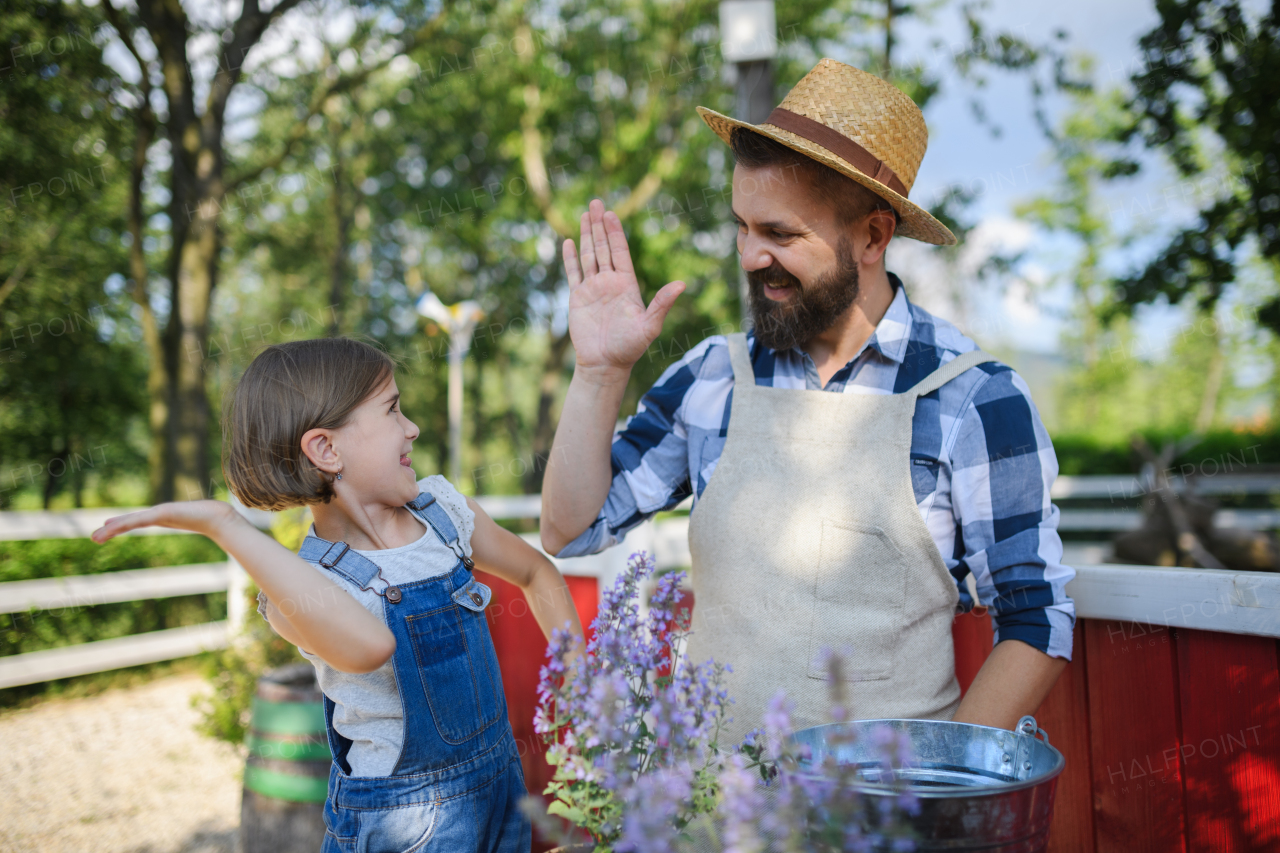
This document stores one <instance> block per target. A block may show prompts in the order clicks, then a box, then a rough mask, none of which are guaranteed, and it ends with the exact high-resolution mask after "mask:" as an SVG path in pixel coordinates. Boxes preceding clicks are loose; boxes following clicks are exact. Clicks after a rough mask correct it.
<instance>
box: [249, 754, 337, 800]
mask: <svg viewBox="0 0 1280 853" xmlns="http://www.w3.org/2000/svg"><path fill="white" fill-rule="evenodd" d="M244 786H245V787H246V788H248V789H249V790H250V791H254V792H255V793H258V794H262V795H263V796H264V797H274V798H275V799H277V800H290V801H292V802H295V803H323V802H324V800H325V797H326V796H328V794H329V780H328V779H316V778H315V777H312V776H291V775H289V774H288V773H280V772H278V771H275V770H267V769H266V768H264V767H254V766H253V765H252V764H251V765H249V766H248V767H245V769H244Z"/></svg>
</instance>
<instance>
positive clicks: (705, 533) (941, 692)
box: [542, 59, 1075, 738]
mask: <svg viewBox="0 0 1280 853" xmlns="http://www.w3.org/2000/svg"><path fill="white" fill-rule="evenodd" d="M698 112H699V114H700V115H701V116H702V118H703V120H704V121H706V123H707V124H708V125H709V126H710V127H711V128H712V129H713V130H714V131H715V132H716V133H717V134H718V135H719V136H720V137H721V138H722V139H724V140H725V141H726V142H728V143H729V144H730V146H731V147H732V149H733V152H734V157H735V161H736V165H735V168H734V172H733V214H734V217H735V219H736V220H737V222H738V242H737V248H738V252H739V254H740V255H741V258H742V261H741V262H742V267H743V269H744V270H746V272H747V278H748V282H749V285H750V307H751V312H752V317H753V329H752V332H751V334H749V335H746V336H744V335H741V334H736V335H729V336H727V337H725V336H716V337H712V338H708V339H707V340H705V341H703V342H702V343H700V344H699V345H698V346H696V347H694V348H693V349H692V350H690V351H689V352H688V353H687V354H686V355H685V356H684V358H682V359H681V360H680V361H679V362H678V363H677V364H675V365H673V366H672V367H671V368H669V369H668V370H667V371H666V373H664V374H663V376H662V378H661V379H660V380H659V381H658V383H657V384H656V385H655V386H654V387H653V388H652V389H651V390H650V391H649V393H648V394H647V395H645V397H644V399H643V400H642V402H641V405H640V408H639V411H638V412H637V414H636V416H635V417H633V418H632V419H631V420H630V421H629V423H628V425H627V427H626V429H624V430H623V431H621V432H620V433H619V434H618V435H617V436H613V435H612V433H613V426H614V424H615V422H616V419H617V416H618V411H619V407H620V405H621V399H622V395H623V392H624V390H625V388H626V384H627V380H628V377H629V375H630V370H631V367H632V365H633V364H635V362H636V361H637V360H638V359H639V358H640V357H641V356H643V355H644V354H645V352H646V351H647V350H648V347H649V345H650V344H651V343H652V341H653V340H654V339H655V338H656V337H657V335H658V333H659V332H660V330H661V326H662V320H663V318H664V317H665V315H666V313H667V311H668V310H669V309H670V307H671V305H672V303H673V302H674V301H675V299H676V297H677V296H678V295H679V294H680V292H681V291H682V290H683V288H684V285H683V283H682V282H678V281H677V282H671V283H669V284H667V285H666V286H665V287H663V288H662V289H661V290H660V291H659V292H658V294H657V295H656V296H655V297H654V299H653V301H652V302H651V303H650V305H649V306H648V307H647V308H646V307H645V305H644V303H643V301H642V299H641V298H640V293H639V288H638V283H637V281H636V278H635V274H634V271H633V269H632V265H631V258H630V254H629V252H628V249H627V244H626V238H625V237H624V235H623V232H622V227H621V223H620V222H619V221H618V218H617V217H616V216H615V215H614V214H612V213H606V212H604V209H603V205H601V203H600V202H599V201H592V202H591V205H590V209H589V210H588V212H587V213H584V214H583V216H582V239H581V263H580V264H579V259H578V254H577V252H575V247H574V245H573V241H572V240H566V241H565V244H564V258H565V265H566V268H567V272H568V279H569V286H570V303H569V328H570V333H571V335H572V339H573V344H574V347H575V350H576V353H577V365H576V367H575V370H574V376H573V380H572V382H571V383H570V386H569V392H568V395H567V397H566V399H565V403H564V408H563V411H562V413H561V416H560V423H559V427H558V429H557V432H556V438H555V445H554V448H553V452H552V454H551V460H550V462H549V464H548V467H547V472H546V478H545V482H544V486H543V514H542V542H543V546H544V547H545V548H546V549H547V550H548V551H549V552H551V553H553V554H558V555H559V556H562V557H564V556H575V555H579V554H584V553H589V552H593V551H598V550H601V549H603V548H605V547H608V546H609V545H612V544H613V543H615V542H617V541H619V540H620V539H621V538H622V537H623V536H625V534H626V532H627V530H629V529H630V528H632V527H633V526H635V525H636V524H639V523H640V522H641V521H643V520H644V519H646V518H648V517H650V516H651V515H653V513H655V512H658V511H660V510H664V509H670V508H671V507H673V506H675V505H676V504H677V503H679V502H680V501H681V500H683V499H684V498H685V497H686V496H688V495H690V494H692V495H693V496H694V508H693V511H692V514H691V517H690V529H689V544H690V551H691V554H692V559H693V567H692V569H693V570H692V573H691V580H692V583H693V589H694V601H695V605H694V607H695V614H694V615H695V628H696V629H697V630H695V632H694V634H693V636H692V637H691V638H690V648H689V654H690V657H691V658H692V659H694V660H704V659H706V658H707V657H714V658H715V659H716V660H718V661H720V662H722V663H726V664H729V665H730V666H732V668H733V673H732V675H731V676H730V680H729V685H728V686H729V691H730V695H731V696H733V697H734V698H735V700H736V705H735V708H734V717H735V720H734V723H733V725H732V726H730V728H729V732H728V733H727V734H728V735H729V736H730V737H735V738H736V737H738V736H741V735H742V734H744V733H745V732H746V731H748V730H750V729H751V728H753V727H754V726H756V725H759V722H760V717H761V713H762V711H763V710H764V708H765V706H766V703H767V702H768V700H769V699H770V698H771V697H772V696H773V695H774V694H775V693H776V692H777V691H778V690H785V691H786V694H787V696H788V698H789V699H791V700H792V701H793V702H795V703H796V708H795V712H794V715H793V720H794V722H795V723H796V724H797V725H798V726H805V725H815V724H818V723H821V722H824V721H825V719H826V712H827V708H828V704H829V699H828V686H827V685H826V684H825V683H824V681H825V679H826V674H825V672H824V670H823V668H822V665H821V663H820V662H819V660H818V659H819V658H820V656H821V654H822V652H823V650H824V649H833V650H836V651H841V650H844V649H848V650H849V653H850V654H851V657H850V659H849V666H848V668H849V670H850V673H849V674H850V676H851V693H850V700H849V701H850V703H851V706H852V707H851V708H849V709H847V711H848V712H849V713H850V715H851V716H852V717H853V718H860V719H872V718H880V717H909V718H931V719H952V718H954V719H956V720H959V721H963V722H970V723H979V724H983V725H991V726H1000V727H1003V728H1012V727H1013V726H1014V725H1015V724H1016V723H1017V721H1018V719H1019V718H1020V717H1021V716H1022V715H1024V714H1030V713H1033V712H1034V711H1035V710H1036V708H1037V707H1039V705H1040V703H1041V701H1042V700H1043V699H1044V697H1045V696H1046V694H1047V693H1048V692H1049V689H1050V688H1051V687H1052V686H1053V683H1054V681H1055V680H1056V679H1057V677H1058V675H1059V673H1061V671H1062V669H1063V667H1064V666H1065V665H1066V663H1067V660H1068V659H1069V658H1070V654H1071V637H1072V630H1073V627H1074V622H1075V610H1074V606H1073V604H1072V602H1071V600H1070V598H1069V597H1068V596H1067V595H1066V592H1065V589H1064V587H1065V585H1066V583H1067V582H1068V581H1069V580H1070V579H1071V578H1072V576H1073V572H1072V570H1071V569H1069V568H1067V567H1066V566H1063V565H1062V564H1061V558H1062V544H1061V541H1060V539H1059V537H1058V533H1057V520H1058V511H1057V509H1056V508H1055V507H1054V506H1053V505H1052V504H1051V503H1050V500H1049V489H1050V486H1051V485H1052V483H1053V479H1054V477H1055V476H1056V475H1057V460H1056V458H1055V456H1054V453H1053V448H1052V445H1051V444H1050V441H1049V437H1048V434H1047V433H1046V432H1045V429H1044V426H1043V424H1042V423H1041V421H1040V417H1039V415H1038V413H1037V412H1036V409H1035V406H1034V405H1033V404H1032V402H1031V398H1030V393H1029V391H1028V389H1027V386H1026V383H1024V382H1023V381H1022V379H1021V378H1020V377H1019V376H1018V375H1017V374H1016V373H1014V372H1013V371H1012V370H1011V369H1010V368H1008V367H1007V366H1005V365H1002V364H999V363H998V362H996V361H995V360H994V359H992V358H991V357H990V356H987V355H985V354H983V353H982V352H980V351H979V350H977V348H976V346H975V344H974V343H973V342H972V341H971V340H969V339H968V338H966V337H965V336H964V335H962V334H961V333H960V332H959V331H958V330H957V329H956V328H955V327H954V326H952V325H950V324H949V323H947V322H945V321H943V320H940V319H938V318H935V317H933V316H932V315H930V314H928V313H927V312H925V311H923V310H922V309H920V308H918V307H916V306H914V305H912V304H911V302H910V301H909V300H908V298H907V294H906V291H905V289H904V288H903V286H902V283H901V282H900V281H899V280H898V279H897V277H896V276H894V275H893V274H892V273H889V272H887V271H886V270H885V266H884V253H885V249H886V247H887V246H888V244H889V241H890V239H892V238H893V237H894V236H895V235H896V236H905V237H912V238H915V239H918V240H923V241H925V242H928V243H934V244H953V243H954V242H955V237H954V236H953V235H952V234H951V232H950V231H948V230H947V228H946V227H945V226H943V225H942V223H940V222H938V221H937V220H936V219H934V218H933V217H932V216H930V215H929V214H928V213H927V212H925V211H924V210H923V209H921V208H920V207H918V206H917V205H915V204H913V203H912V202H910V201H908V199H907V194H908V192H909V191H910V189H911V185H912V183H913V182H914V181H915V177H916V172H917V170H918V168H919V165H920V161H921V160H922V159H923V157H924V151H925V147H926V144H927V132H926V129H925V125H924V119H923V116H922V115H921V113H920V110H919V108H917V107H916V105H915V104H914V103H913V102H912V101H911V100H910V99H909V98H908V97H906V96H905V95H904V94H902V93H901V92H900V91H898V90H897V89H896V88H894V87H893V86H892V85H890V84H888V83H886V82H884V81H882V80H880V79H879V78H877V77H874V76H872V75H870V74H866V73H863V72H861V71H859V70H857V69H855V68H851V67H849V66H847V65H843V64H841V63H838V62H835V61H833V60H830V59H824V60H822V62H820V63H819V64H818V65H817V66H816V67H815V68H814V69H813V70H812V71H811V72H809V74H807V75H806V76H805V77H804V79H803V80H801V81H800V83H799V84H797V86H796V87H795V88H794V89H793V90H792V91H791V92H790V93H789V94H788V96H787V97H786V98H785V99H784V100H783V102H782V105H781V106H780V107H779V108H778V109H777V110H775V111H774V112H773V114H772V115H770V117H769V118H768V120H766V122H765V123H763V124H761V125H758V126H752V125H747V124H745V123H743V122H739V121H735V120H733V119H730V118H728V117H726V116H723V115H720V114H719V113H715V112H713V111H711V110H708V109H705V108H702V107H699V108H698ZM969 575H972V576H973V578H974V579H975V581H976V590H977V593H978V597H979V599H980V601H981V605H982V606H983V607H989V608H990V609H991V611H992V612H993V613H994V616H995V622H996V630H997V637H996V639H997V645H996V647H995V649H994V651H993V652H992V654H991V656H990V657H989V658H988V659H987V662H986V664H985V665H984V666H983V668H982V670H981V671H980V672H979V674H978V676H977V678H976V679H975V681H974V683H973V685H972V687H971V688H970V689H969V691H968V693H967V694H966V695H965V697H964V700H963V701H961V700H960V690H959V686H958V684H957V683H956V679H955V664H954V652H953V649H952V643H951V622H952V619H953V617H954V615H955V613H957V612H963V611H965V610H969V609H971V608H972V607H973V606H974V602H973V599H972V597H971V595H970V594H969V592H968V590H967V589H966V584H965V579H966V577H967V576H969Z"/></svg>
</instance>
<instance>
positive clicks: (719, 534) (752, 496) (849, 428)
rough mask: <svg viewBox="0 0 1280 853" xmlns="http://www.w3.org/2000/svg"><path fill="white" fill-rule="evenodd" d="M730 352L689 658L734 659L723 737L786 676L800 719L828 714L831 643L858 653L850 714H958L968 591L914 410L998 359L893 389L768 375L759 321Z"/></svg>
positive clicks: (698, 524)
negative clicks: (921, 498) (725, 427)
mask: <svg viewBox="0 0 1280 853" xmlns="http://www.w3.org/2000/svg"><path fill="white" fill-rule="evenodd" d="M729 354H730V358H731V360H732V363H733V379H734V385H733V403H732V412H731V415H730V419H729V434H728V439H727V441H726V443H725V446H724V452H723V454H722V455H721V457H720V460H719V462H718V463H717V464H716V468H715V471H714V473H713V474H712V477H711V481H710V483H708V484H707V488H706V490H705V491H704V492H703V494H702V497H701V499H700V500H699V502H698V505H697V507H696V508H695V509H694V511H693V514H692V517H691V518H690V524H689V548H690V551H691V553H692V556H693V571H692V573H691V580H692V583H693V591H694V614H693V616H694V619H693V628H694V632H693V635H692V636H691V637H690V638H689V657H690V660H692V661H693V662H701V661H704V660H706V659H707V658H714V659H715V660H716V661H719V662H721V663H725V664H728V665H730V666H731V667H732V668H733V672H732V674H730V675H729V676H727V687H728V689H729V695H730V696H731V697H732V698H733V699H734V705H733V707H732V709H731V711H730V713H731V715H732V716H733V717H734V720H733V722H731V723H730V724H729V725H728V726H727V729H726V731H725V732H724V733H723V734H722V736H721V738H720V743H721V745H722V746H731V745H732V744H734V743H737V742H739V741H740V740H741V738H742V737H743V736H744V735H745V734H746V733H747V732H748V731H750V730H751V729H753V728H756V727H758V726H760V725H761V717H762V714H763V712H764V709H765V708H766V706H767V704H768V702H769V699H770V698H772V697H773V695H774V694H775V693H777V692H778V691H779V690H784V691H786V694H787V697H788V698H789V699H790V700H791V701H793V702H794V703H795V711H794V713H793V717H792V722H793V725H794V726H795V727H796V728H803V727H805V726H811V725H818V724H820V723H824V722H828V710H829V708H830V704H831V700H830V692H829V685H828V683H827V680H826V672H825V671H824V670H823V668H822V665H821V663H820V662H819V658H820V655H821V653H822V650H823V649H824V648H830V649H834V650H836V651H842V652H845V653H846V661H847V664H846V668H847V670H848V674H849V676H850V680H851V683H850V685H849V687H850V703H849V704H850V707H849V708H848V709H847V710H848V713H849V715H850V716H851V717H853V718H855V719H878V718H885V717H908V718H930V719H950V718H951V716H952V715H953V714H954V713H955V710H956V707H957V706H958V705H959V702H960V687H959V685H958V684H957V683H956V677H955V658H954V652H953V649H952V644H951V622H952V619H953V617H954V614H955V608H956V602H957V601H958V599H959V594H958V592H957V590H956V584H955V580H954V579H953V578H952V577H951V575H950V574H949V573H948V572H947V569H946V565H945V564H944V563H943V561H942V556H941V555H940V554H939V553H938V548H937V545H935V544H934V541H933V537H932V536H930V535H929V530H928V528H927V527H926V526H925V523H924V520H923V519H922V518H921V517H920V510H919V509H918V508H917V506H916V499H915V493H914V491H913V490H912V486H911V469H910V465H911V419H912V416H913V415H914V413H915V407H916V400H917V398H919V397H920V396H921V395H923V394H927V393H929V392H930V391H933V390H935V389H937V388H939V387H941V386H942V385H944V384H945V383H947V382H949V381H951V380H952V379H954V378H955V377H957V376H959V375H960V374H961V373H963V372H964V371H966V370H968V369H969V368H971V367H973V366H974V365H977V364H981V363H983V362H986V361H993V360H994V359H993V358H992V357H991V356H989V355H987V354H985V353H982V352H980V351H974V352H968V353H964V354H962V355H960V356H959V357H957V358H955V359H954V360H952V361H950V362H948V363H947V364H945V365H943V366H942V367H940V368H939V369H938V370H937V371H935V372H934V373H932V374H930V375H929V376H928V377H926V378H925V379H924V380H922V381H921V382H920V383H919V384H918V385H916V386H915V387H914V388H912V389H911V390H910V391H907V392H906V393H905V394H883V395H880V394H848V393H844V394H836V393H831V392H825V391H809V390H799V389H785V388H769V387H762V386H757V385H756V383H755V375H754V373H753V371H752V367H751V360H750V358H749V356H748V352H747V343H746V337H745V335H743V334H741V333H739V334H734V335H730V336H729Z"/></svg>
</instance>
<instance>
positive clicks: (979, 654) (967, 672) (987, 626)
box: [951, 613, 995, 695]
mask: <svg viewBox="0 0 1280 853" xmlns="http://www.w3.org/2000/svg"><path fill="white" fill-rule="evenodd" d="M994 637H995V634H994V629H993V628H992V627H991V617H990V616H989V615H985V614H984V615H982V616H975V615H973V614H972V613H962V614H961V615H959V616H957V617H956V618H955V619H954V620H953V621H952V622H951V642H952V645H954V646H955V650H956V680H957V681H959V682H960V694H961V695H964V694H965V693H967V692H968V690H969V685H970V684H973V679H974V678H975V677H976V676H977V674H978V670H980V669H982V665H983V664H984V663H986V661H987V656H988V655H990V654H991V643H992V641H993V639H994Z"/></svg>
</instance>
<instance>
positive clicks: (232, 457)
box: [222, 338, 395, 510]
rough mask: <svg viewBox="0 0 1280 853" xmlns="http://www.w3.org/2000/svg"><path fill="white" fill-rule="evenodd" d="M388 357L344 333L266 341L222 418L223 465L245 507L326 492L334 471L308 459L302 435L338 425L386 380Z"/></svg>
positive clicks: (320, 497) (291, 503)
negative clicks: (341, 336) (311, 338)
mask: <svg viewBox="0 0 1280 853" xmlns="http://www.w3.org/2000/svg"><path fill="white" fill-rule="evenodd" d="M394 371H395V364H394V362H393V361H392V360H391V357H390V356H389V355H387V354H386V353H385V352H383V351H382V350H380V349H378V348H377V347H373V346H370V345H369V344H366V343H363V342H361V341H353V340H351V339H350V338H320V339H318V340H313V341H293V342H292V343H287V344H276V345H274V346H269V347H267V348H266V349H264V350H263V351H262V352H260V353H259V354H258V356H257V358H255V359H254V360H253V361H252V362H251V363H250V364H249V367H248V368H247V369H246V370H245V372H244V376H242V377H241V378H240V382H239V384H238V385H236V390H235V393H234V394H233V395H232V397H231V399H230V404H229V405H228V407H227V409H226V411H225V413H224V414H223V419H222V434H223V441H224V443H225V448H224V451H223V454H222V472H223V475H224V476H225V477H226V479H227V488H229V489H230V490H231V493H232V494H234V495H235V496H236V497H237V498H239V499H240V501H241V502H242V503H244V504H245V506H250V507H254V508H256V509H266V510H281V509H288V508H289V507H295V506H306V505H308V504H314V503H328V502H329V499H330V498H332V497H333V477H332V476H331V475H329V474H327V473H325V472H324V471H321V470H320V469H318V468H316V466H315V465H313V464H311V460H310V459H308V458H307V456H306V454H305V453H303V452H302V436H303V435H304V434H305V433H306V432H307V430H312V429H337V428H339V427H341V426H342V425H343V424H345V423H346V422H347V420H348V419H349V418H350V417H351V413H352V412H353V411H355V409H356V407H357V406H359V405H360V404H361V403H363V402H364V401H365V400H367V399H368V398H369V395H370V394H373V393H374V392H375V391H377V390H378V389H379V388H381V387H382V386H383V385H384V384H386V382H387V380H388V379H390V378H391V377H392V375H393V373H394Z"/></svg>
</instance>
